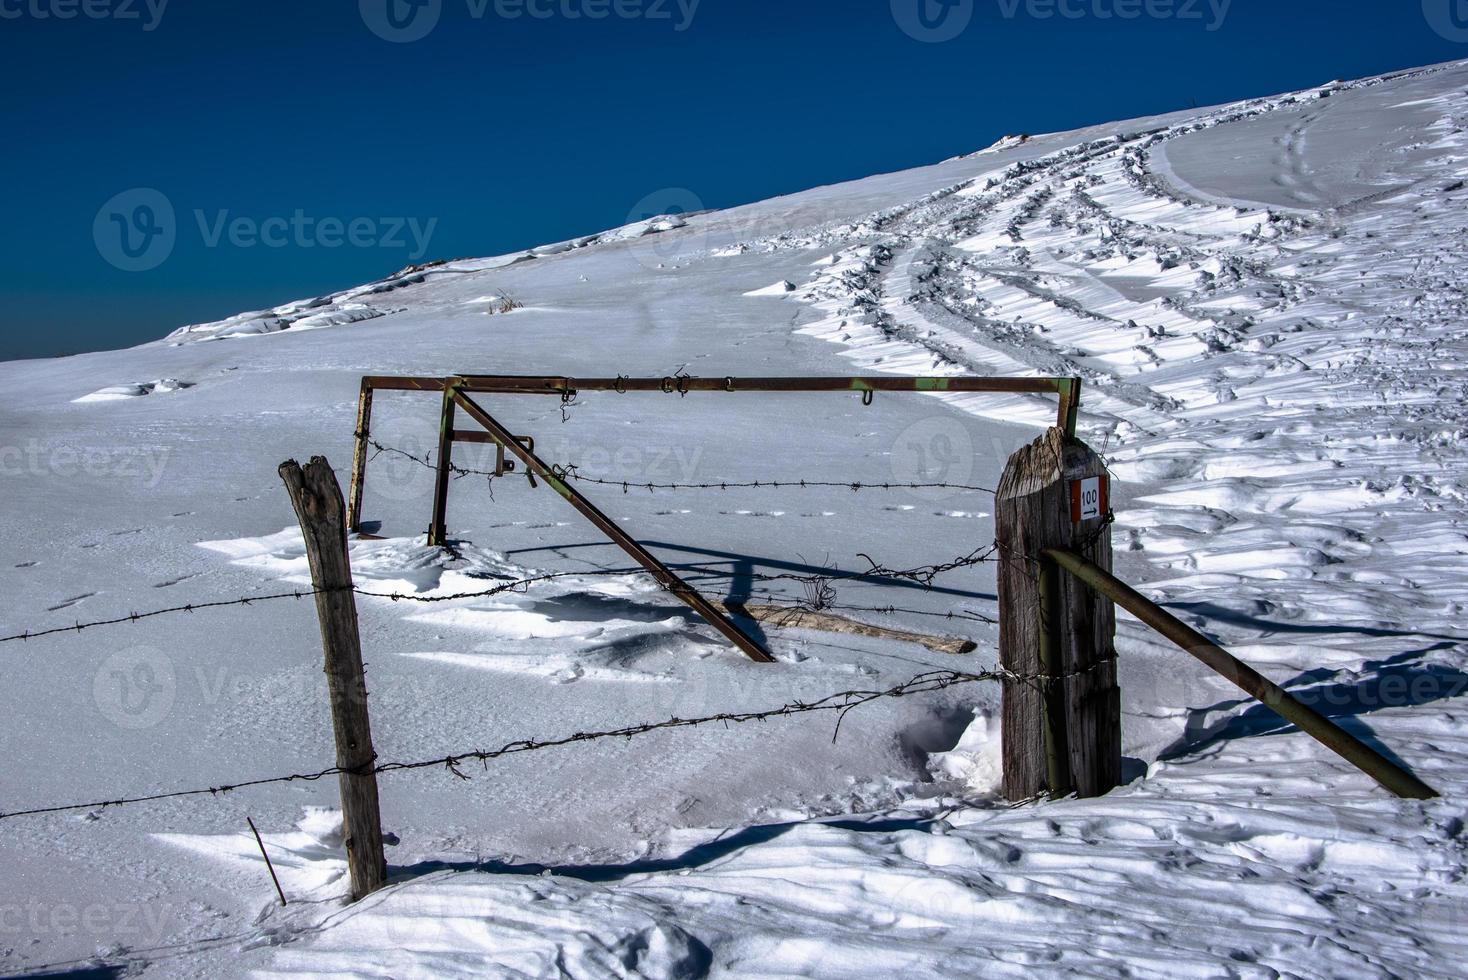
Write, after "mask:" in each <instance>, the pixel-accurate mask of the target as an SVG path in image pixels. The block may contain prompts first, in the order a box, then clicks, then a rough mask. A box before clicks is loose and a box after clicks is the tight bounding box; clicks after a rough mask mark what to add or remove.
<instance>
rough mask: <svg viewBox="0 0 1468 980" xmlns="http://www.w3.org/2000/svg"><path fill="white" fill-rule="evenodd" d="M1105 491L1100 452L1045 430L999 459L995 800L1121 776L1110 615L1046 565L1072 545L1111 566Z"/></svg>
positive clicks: (1106, 787) (1082, 789) (1090, 788)
mask: <svg viewBox="0 0 1468 980" xmlns="http://www.w3.org/2000/svg"><path fill="white" fill-rule="evenodd" d="M1109 495H1110V488H1109V485H1108V478H1107V475H1106V465H1105V463H1104V462H1103V461H1102V459H1101V457H1100V456H1099V455H1097V454H1096V453H1095V452H1093V451H1092V450H1091V448H1090V447H1089V446H1087V445H1086V444H1085V443H1083V442H1081V441H1080V440H1078V439H1075V438H1073V437H1070V436H1067V435H1066V434H1065V433H1064V432H1063V431H1062V430H1060V429H1051V430H1050V431H1049V432H1047V433H1046V434H1045V435H1044V436H1042V437H1041V438H1039V439H1037V440H1036V441H1035V442H1033V443H1031V444H1030V445H1028V446H1025V447H1024V448H1022V449H1020V451H1019V452H1017V453H1015V454H1014V455H1013V456H1012V457H1010V460H1009V465H1008V467H1007V468H1006V469H1005V471H1004V477H1003V478H1002V479H1001V480H1000V482H999V492H998V504H997V507H996V510H995V523H996V525H997V540H998V544H999V663H1000V666H1001V667H1002V668H1003V669H1005V670H1007V671H1010V672H1011V673H1013V674H1015V675H1016V676H1017V679H1015V680H1007V681H1005V684H1004V713H1003V715H1004V720H1003V741H1004V793H1005V796H1006V797H1008V798H1009V799H1011V800H1027V799H1031V798H1033V797H1036V796H1041V795H1047V794H1048V795H1050V796H1065V795H1068V794H1070V793H1077V794H1079V795H1080V796H1100V795H1102V794H1104V793H1106V792H1109V791H1110V790H1111V789H1113V788H1115V787H1116V786H1117V784H1118V783H1119V782H1120V779H1121V691H1120V689H1119V688H1118V687H1117V683H1116V648H1115V645H1114V638H1115V634H1116V611H1115V608H1114V607H1113V605H1112V603H1111V601H1110V600H1109V599H1106V598H1104V597H1103V596H1100V595H1098V594H1096V593H1095V592H1093V591H1091V590H1090V589H1089V588H1087V587H1086V586H1085V585H1083V584H1081V583H1080V582H1078V581H1077V580H1076V579H1075V578H1073V577H1072V576H1069V575H1062V574H1061V573H1060V569H1059V567H1058V566H1056V565H1055V563H1054V562H1051V561H1047V560H1043V559H1042V558H1041V552H1042V551H1044V550H1045V549H1046V548H1063V549H1071V550H1073V551H1075V552H1076V553H1077V554H1080V555H1083V556H1084V557H1086V558H1088V559H1090V560H1091V561H1093V562H1095V563H1096V564H1097V565H1100V566H1101V567H1102V568H1105V569H1107V570H1110V568H1111V516H1110V514H1111V512H1110V501H1109Z"/></svg>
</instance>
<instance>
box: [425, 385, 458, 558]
mask: <svg viewBox="0 0 1468 980" xmlns="http://www.w3.org/2000/svg"><path fill="white" fill-rule="evenodd" d="M453 470H454V388H453V387H452V386H449V387H446V388H444V390H443V413H442V414H441V415H440V416H439V423H438V473H437V476H436V479H435V480H434V485H433V522H432V523H431V524H429V525H428V543H429V545H431V546H433V547H439V548H441V547H443V546H444V545H445V544H448V540H449V531H448V510H449V480H450V478H452V476H453Z"/></svg>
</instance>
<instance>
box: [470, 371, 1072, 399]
mask: <svg viewBox="0 0 1468 980" xmlns="http://www.w3.org/2000/svg"><path fill="white" fill-rule="evenodd" d="M449 380H450V382H451V383H453V384H455V385H458V386H459V387H460V389H461V390H463V391H465V392H471V393H485V394H488V393H498V394H513V395H565V394H567V393H570V392H583V391H615V392H622V393H626V392H634V391H636V392H649V391H651V392H663V393H664V394H680V395H683V394H689V393H692V392H705V391H712V392H721V391H722V392H730V393H739V392H752V391H763V392H821V391H856V392H883V391H889V392H904V391H907V392H912V391H917V392H1002V393H1032V394H1056V393H1059V394H1065V393H1066V392H1070V391H1073V392H1075V393H1076V394H1077V395H1078V394H1079V379H1076V378H963V377H955V378H931V377H927V378H906V377H899V376H896V375H878V376H870V377H844V378H836V377H820V378H733V377H725V378H690V377H680V376H673V377H666V378H567V377H558V376H535V375H474V374H464V375H459V376H458V377H457V378H454V379H449ZM445 383H448V382H445Z"/></svg>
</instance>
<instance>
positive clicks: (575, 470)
mask: <svg viewBox="0 0 1468 980" xmlns="http://www.w3.org/2000/svg"><path fill="white" fill-rule="evenodd" d="M368 444H369V445H370V446H371V447H372V448H373V450H375V452H374V453H373V457H372V458H373V459H376V458H377V457H378V456H381V455H383V454H384V453H386V454H388V455H392V456H400V457H402V458H403V459H406V460H409V461H411V462H414V463H417V464H418V465H419V466H424V467H427V468H428V469H431V470H437V469H438V465H437V464H436V463H434V462H433V451H432V450H429V451H428V452H426V453H424V454H423V456H421V457H420V456H415V455H413V454H412V453H410V452H408V451H407V450H404V449H397V448H395V447H393V446H384V445H383V444H382V443H380V442H377V441H376V440H369V442H368ZM552 470H553V472H554V473H555V474H556V475H557V476H558V477H560V478H561V479H563V480H572V481H574V482H577V483H590V484H596V485H599V486H604V487H620V488H621V490H622V492H623V493H624V494H629V493H631V492H632V491H633V490H646V491H648V492H649V493H653V492H657V491H671V490H721V491H723V490H812V489H819V488H826V489H836V490H850V491H852V492H853V493H860V492H861V491H863V490H954V491H958V492H973V493H988V494H993V493H995V492H996V491H994V490H993V489H991V488H989V487H981V486H974V485H970V484H965V483H900V482H890V481H884V482H881V483H876V482H872V483H867V482H864V481H861V480H846V481H841V480H719V481H716V482H709V483H654V482H643V481H640V480H619V479H616V478H613V477H598V476H585V475H584V474H582V473H581V470H580V467H579V466H577V465H576V464H574V463H570V464H563V465H558V466H555V467H552ZM449 472H451V473H453V474H454V476H455V477H458V478H462V477H466V476H483V477H488V478H489V479H490V480H494V479H498V478H500V477H501V476H502V475H503V474H499V473H495V472H494V471H492V470H479V469H474V468H472V467H467V466H460V465H459V464H458V463H455V462H453V461H450V462H449Z"/></svg>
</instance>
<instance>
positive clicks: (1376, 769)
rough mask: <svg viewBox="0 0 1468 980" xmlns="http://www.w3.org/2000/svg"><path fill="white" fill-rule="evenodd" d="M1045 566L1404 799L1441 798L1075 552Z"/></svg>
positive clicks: (1050, 556) (1052, 553) (1048, 557)
mask: <svg viewBox="0 0 1468 980" xmlns="http://www.w3.org/2000/svg"><path fill="white" fill-rule="evenodd" d="M1041 558H1042V559H1043V562H1042V564H1047V565H1055V566H1058V567H1060V568H1063V569H1065V570H1066V571H1067V572H1069V573H1070V574H1071V575H1074V576H1075V577H1076V578H1077V579H1078V580H1080V581H1081V582H1083V583H1085V584H1086V585H1088V586H1090V587H1091V588H1092V589H1095V590H1096V591H1097V592H1099V593H1100V594H1102V595H1104V596H1106V597H1107V598H1108V599H1110V600H1111V601H1112V602H1115V603H1116V604H1117V605H1118V606H1121V607H1122V608H1123V609H1125V610H1126V611H1127V612H1129V613H1131V614H1132V615H1133V616H1135V617H1137V618H1138V619H1139V620H1141V621H1142V622H1143V623H1145V624H1146V625H1147V626H1150V627H1151V628H1152V629H1154V630H1156V631H1157V632H1158V633H1161V634H1162V635H1163V636H1165V637H1166V638H1167V639H1169V640H1171V641H1172V642H1173V643H1175V644H1177V646H1179V647H1181V648H1182V649H1183V650H1184V651H1185V652H1187V653H1189V654H1191V655H1192V656H1194V657H1196V658H1197V659H1198V660H1200V661H1202V662H1203V663H1204V664H1205V665H1206V666H1207V667H1208V668H1209V669H1211V670H1213V671H1214V672H1215V673H1217V674H1219V675H1221V676H1222V677H1224V678H1226V679H1227V680H1228V681H1230V682H1231V683H1233V684H1236V685H1238V686H1239V687H1240V688H1242V689H1243V690H1244V691H1245V692H1246V693H1248V694H1250V695H1252V696H1253V697H1256V698H1258V699H1259V701H1260V702H1262V703H1263V704H1264V705H1266V706H1268V707H1269V708H1270V709H1271V710H1273V711H1274V712H1275V713H1276V714H1278V715H1279V716H1280V717H1282V718H1284V719H1285V720H1286V721H1288V722H1290V723H1291V724H1293V725H1294V726H1295V727H1297V728H1299V729H1300V730H1301V731H1303V732H1305V733H1306V734H1308V735H1310V736H1311V737H1312V738H1314V739H1315V740H1316V741H1317V742H1319V743H1320V744H1321V745H1324V746H1325V747H1326V748H1328V749H1330V750H1331V751H1332V752H1334V753H1336V754H1337V755H1339V756H1340V757H1341V758H1342V759H1345V760H1346V761H1347V762H1349V763H1350V764H1351V765H1353V766H1355V767H1356V768H1357V769H1359V770H1361V771H1362V772H1364V773H1365V774H1366V775H1368V776H1370V777H1371V778H1372V779H1374V780H1376V781H1377V782H1378V783H1380V784H1381V785H1382V786H1383V787H1385V788H1386V789H1387V790H1389V791H1391V792H1392V793H1395V794H1396V795H1397V796H1400V797H1402V798H1404V799H1410V800H1430V799H1436V798H1437V796H1438V793H1437V791H1436V790H1434V789H1433V788H1432V787H1431V786H1428V785H1427V784H1426V783H1424V782H1423V781H1422V780H1420V779H1418V778H1417V777H1416V776H1414V775H1412V774H1411V773H1410V772H1407V771H1406V770H1405V769H1403V768H1402V767H1400V766H1398V765H1397V764H1396V763H1394V762H1392V761H1391V760H1390V759H1388V758H1386V757H1385V756H1383V755H1382V754H1381V753H1380V752H1377V751H1376V750H1375V749H1373V748H1371V746H1369V745H1367V744H1365V743H1364V742H1362V741H1360V740H1359V739H1357V738H1355V737H1354V736H1353V735H1351V734H1350V733H1349V732H1347V731H1345V730H1344V729H1342V728H1341V727H1340V726H1338V725H1336V724H1335V723H1334V722H1332V721H1331V720H1330V719H1328V718H1326V717H1325V716H1324V715H1322V714H1320V713H1319V712H1317V711H1316V710H1315V709H1314V708H1311V707H1310V706H1309V705H1307V704H1305V703H1303V702H1301V701H1300V700H1298V699H1297V698H1295V696H1294V695H1292V694H1290V693H1289V692H1288V691H1286V690H1285V689H1284V688H1282V687H1280V686H1279V685H1278V684H1276V683H1274V682H1273V681H1271V680H1270V679H1269V678H1267V677H1265V676H1264V675H1263V674H1261V673H1259V672H1258V671H1257V670H1255V669H1254V668H1252V667H1250V666H1249V665H1248V664H1246V663H1244V662H1243V661H1242V660H1239V659H1238V658H1237V657H1235V656H1234V655H1233V654H1231V653H1229V652H1228V651H1227V650H1224V649H1223V648H1222V647H1220V646H1218V645H1217V644H1215V643H1213V642H1212V641H1211V640H1209V639H1208V638H1207V637H1206V636H1204V635H1203V634H1202V633H1199V632H1198V631H1197V630H1195V629H1193V628H1192V627H1190V626H1188V625H1187V624H1186V623H1184V622H1182V621H1181V620H1179V619H1178V618H1177V617H1175V616H1173V615H1172V614H1171V613H1169V612H1167V611H1166V610H1165V609H1163V608H1162V607H1161V606H1159V605H1157V603H1155V602H1153V601H1152V600H1150V599H1148V598H1147V597H1146V596H1144V595H1142V594H1141V593H1140V592H1137V591H1136V590H1135V589H1133V588H1132V587H1131V586H1129V585H1127V584H1126V583H1125V582H1123V581H1121V580H1120V579H1118V578H1116V577H1115V576H1113V575H1111V574H1110V573H1109V572H1107V571H1105V570H1104V569H1102V568H1100V567H1099V566H1097V565H1095V564H1093V563H1092V562H1089V561H1087V560H1086V559H1084V558H1082V557H1081V556H1079V555H1077V554H1074V553H1072V552H1069V551H1063V550H1060V549H1056V548H1049V549H1046V550H1045V551H1043V552H1041Z"/></svg>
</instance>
